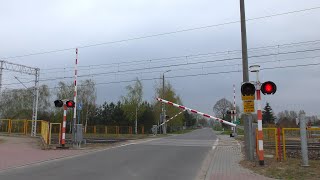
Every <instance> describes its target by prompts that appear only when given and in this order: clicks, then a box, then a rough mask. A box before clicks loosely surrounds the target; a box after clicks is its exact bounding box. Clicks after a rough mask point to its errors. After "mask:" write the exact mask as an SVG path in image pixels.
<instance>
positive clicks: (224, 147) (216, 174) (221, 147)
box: [206, 135, 271, 180]
mask: <svg viewBox="0 0 320 180" xmlns="http://www.w3.org/2000/svg"><path fill="white" fill-rule="evenodd" d="M213 148H214V151H213V157H212V160H211V163H210V167H209V170H208V172H207V176H206V180H256V179H258V180H271V178H267V177H264V176H262V175H258V174H255V173H254V172H252V171H251V170H249V169H245V168H243V167H242V166H241V165H240V164H239V162H240V161H241V160H242V159H243V158H244V157H243V155H242V153H241V145H240V144H239V142H238V141H236V140H234V139H232V138H230V137H229V136H228V135H218V144H217V145H216V146H213Z"/></svg>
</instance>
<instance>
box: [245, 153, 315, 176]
mask: <svg viewBox="0 0 320 180" xmlns="http://www.w3.org/2000/svg"><path fill="white" fill-rule="evenodd" d="M240 164H241V165H242V166H243V167H245V168H248V169H251V170H252V171H254V172H256V173H258V174H261V175H264V176H267V177H270V178H276V179H290V180H291V179H292V180H298V179H299V180H301V179H311V180H313V179H320V171H319V167H320V161H319V160H310V161H309V165H310V166H309V167H302V166H301V160H300V159H293V158H289V159H287V161H284V162H277V160H276V159H274V158H265V166H259V164H258V163H254V162H250V161H246V160H242V161H241V162H240Z"/></svg>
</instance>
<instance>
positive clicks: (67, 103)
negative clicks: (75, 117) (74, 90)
mask: <svg viewBox="0 0 320 180" xmlns="http://www.w3.org/2000/svg"><path fill="white" fill-rule="evenodd" d="M66 105H67V107H69V108H74V106H75V104H74V101H72V100H69V101H67V102H66Z"/></svg>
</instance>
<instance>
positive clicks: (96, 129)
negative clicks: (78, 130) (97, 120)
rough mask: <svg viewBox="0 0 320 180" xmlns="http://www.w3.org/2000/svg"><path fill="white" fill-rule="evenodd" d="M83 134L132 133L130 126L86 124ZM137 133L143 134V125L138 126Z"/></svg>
mask: <svg viewBox="0 0 320 180" xmlns="http://www.w3.org/2000/svg"><path fill="white" fill-rule="evenodd" d="M84 134H134V127H132V126H103V125H97V126H87V127H86V128H84ZM138 134H144V126H139V127H138Z"/></svg>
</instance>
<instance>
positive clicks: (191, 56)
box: [42, 40, 320, 74]
mask: <svg viewBox="0 0 320 180" xmlns="http://www.w3.org/2000/svg"><path fill="white" fill-rule="evenodd" d="M318 43H320V40H310V41H300V42H291V43H284V44H277V45H270V46H260V47H254V48H249V49H248V51H250V52H254V51H258V50H260V51H261V50H268V49H280V48H286V47H296V46H303V45H310V44H313V45H314V44H318ZM236 53H241V50H227V51H218V52H208V53H198V54H188V55H180V56H171V57H163V58H150V59H143V60H131V61H122V62H117V63H102V64H91V65H82V66H79V69H81V70H94V69H102V68H105V67H104V66H108V67H116V66H121V67H123V66H132V65H137V64H135V63H140V64H144V63H156V62H159V61H161V62H168V61H172V59H182V60H184V59H188V60H190V59H197V58H201V57H203V56H204V57H207V56H222V55H227V54H228V55H230V54H236ZM122 64H123V65H122ZM112 65H113V66H112ZM85 67H87V68H85ZM95 67H96V68H95ZM70 68H72V67H71V66H70V67H63V68H48V69H42V70H43V71H47V72H46V73H42V74H50V73H58V72H65V71H66V69H70ZM61 69H63V70H61ZM52 70H59V71H52Z"/></svg>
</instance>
